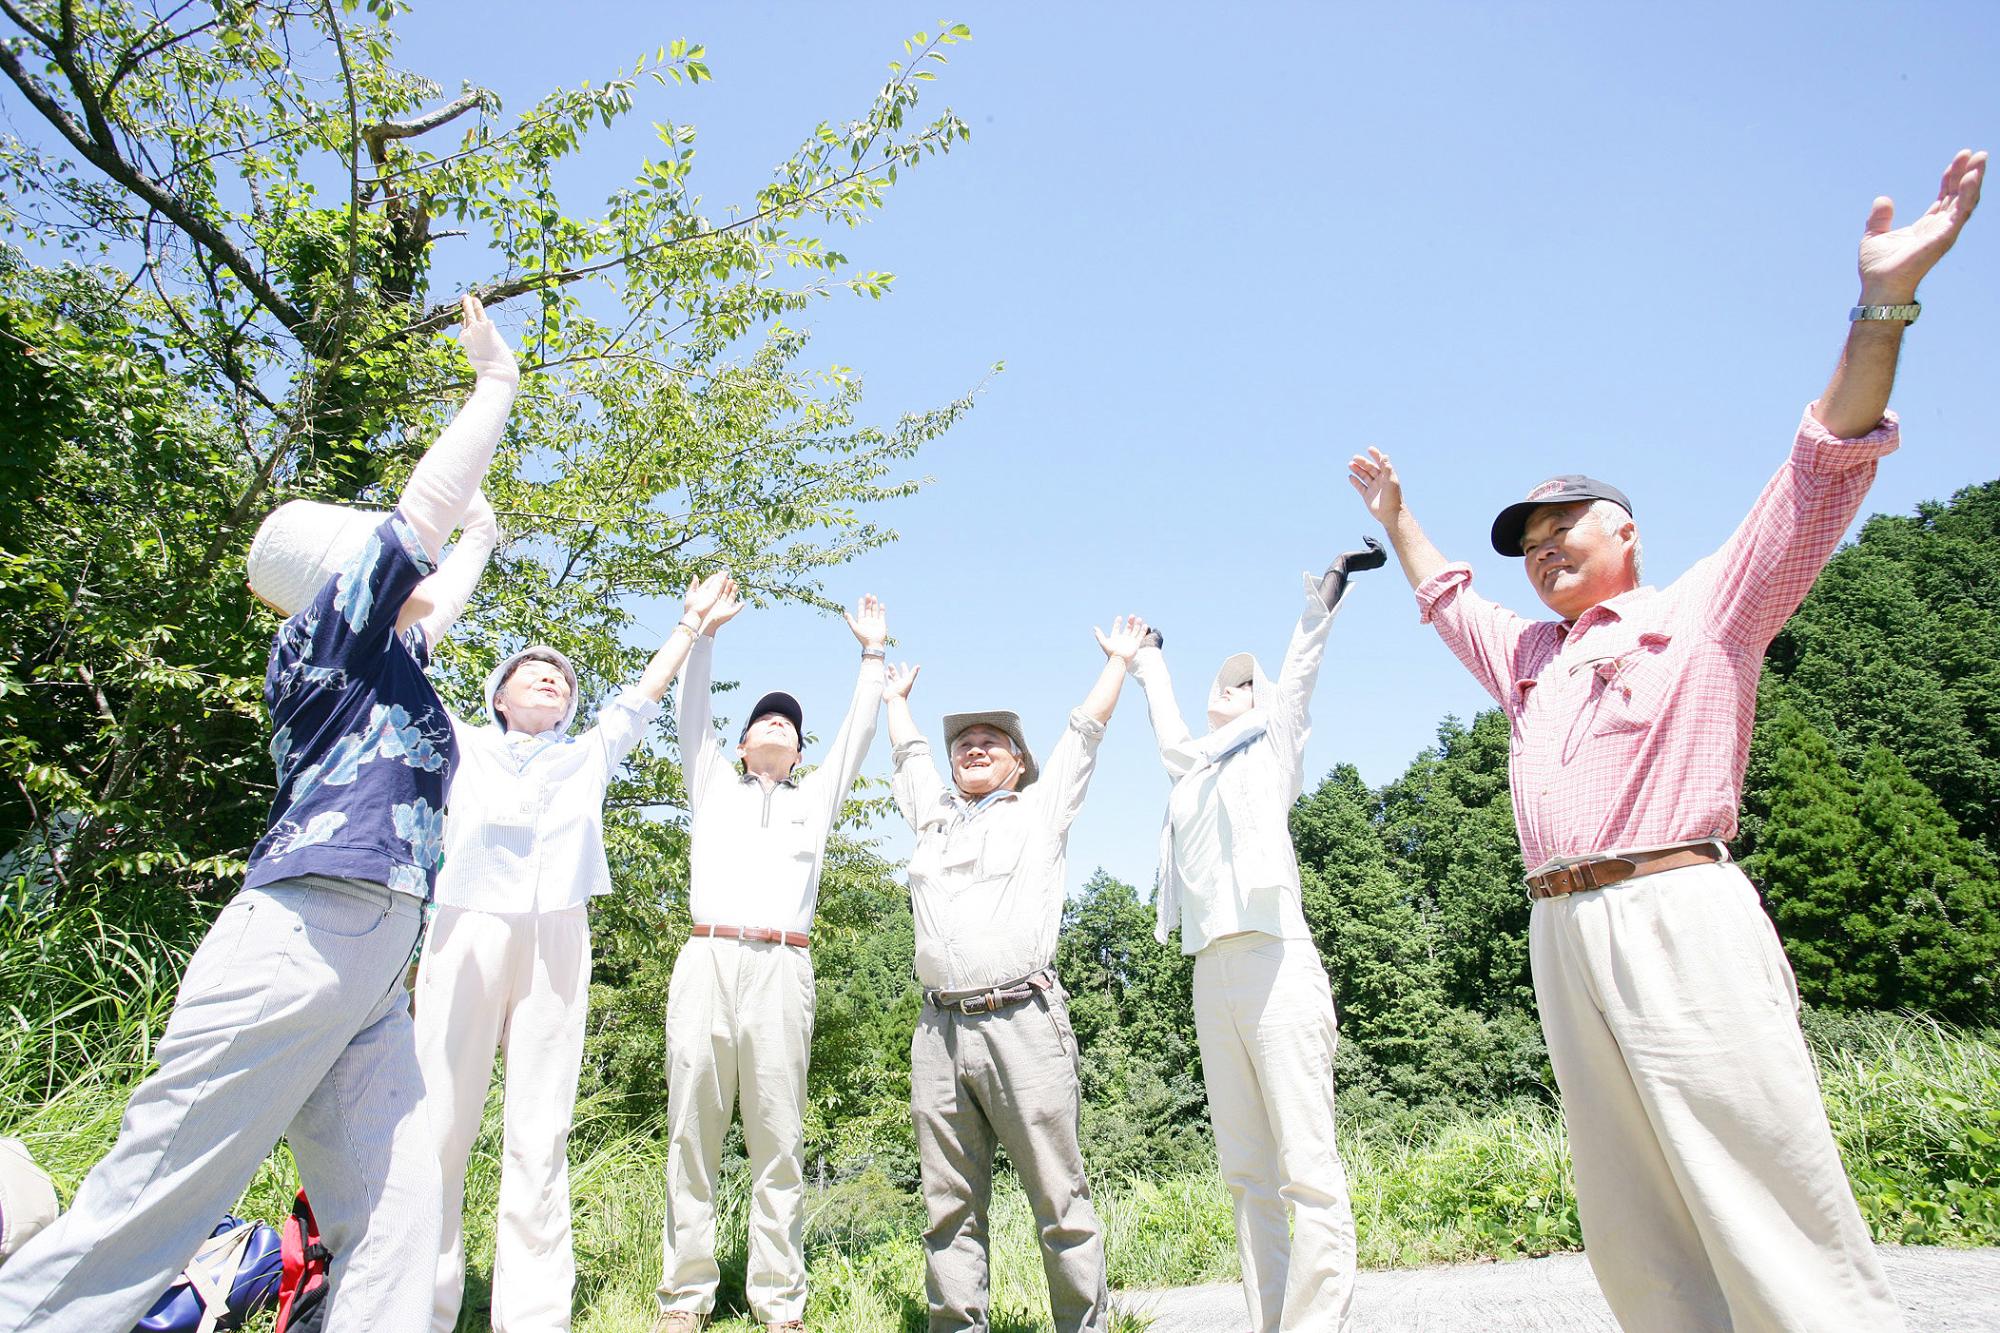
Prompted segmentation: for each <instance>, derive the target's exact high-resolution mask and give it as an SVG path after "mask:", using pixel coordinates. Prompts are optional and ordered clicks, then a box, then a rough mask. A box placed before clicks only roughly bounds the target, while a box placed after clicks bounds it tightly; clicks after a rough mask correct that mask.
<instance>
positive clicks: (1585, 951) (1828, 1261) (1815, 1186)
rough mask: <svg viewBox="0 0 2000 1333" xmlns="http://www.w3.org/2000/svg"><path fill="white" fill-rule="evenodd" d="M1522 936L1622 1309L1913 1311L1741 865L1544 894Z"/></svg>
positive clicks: (1833, 1316) (1669, 1313)
mask: <svg viewBox="0 0 2000 1333" xmlns="http://www.w3.org/2000/svg"><path fill="white" fill-rule="evenodd" d="M1528 939H1529V951H1530V952H1529V956H1530V958H1531V960H1532V962H1533V966H1534V974H1535V1000H1536V1003H1537V1004H1538V1005H1539V1006H1540V1008H1541V1013H1542V1031H1543V1032H1544V1034H1546V1036H1547V1037H1548V1043H1549V1060H1550V1062H1551V1063H1552V1064H1553V1065H1554V1066H1555V1072H1556V1082H1557V1083H1558V1084H1560V1085H1561V1088H1562V1099H1563V1118H1564V1119H1565V1120H1566V1121H1567V1122H1568V1125H1569V1143H1570V1156H1571V1158H1572V1159H1573V1161H1574V1163H1575V1166H1576V1194H1577V1208H1578V1211H1579V1213H1580V1215H1581V1218H1582V1221H1583V1239H1584V1246H1585V1249H1586V1250H1587V1251H1588V1253H1589V1256H1590V1265H1591V1268H1592V1270H1593V1271H1594V1272H1595V1273H1596V1274H1597V1281H1598V1285H1599V1286H1601V1287H1602V1288H1603V1289H1604V1297H1605V1300H1606V1301H1608V1302H1609V1303H1610V1305H1611V1309H1612V1312H1613V1313H1614V1314H1615V1315H1617V1316H1618V1322H1619V1323H1620V1324H1621V1325H1623V1326H1624V1327H1625V1328H1626V1329H1628V1330H1632V1331H1633V1333H1641V1331H1645V1330H1659V1331H1660V1333H1696V1331H1697V1330H1709V1329H1713V1330H1718V1331H1721V1330H1734V1333H1753V1331H1756V1330H1765V1329H1786V1330H1798V1331H1799V1333H1807V1330H1811V1331H1812V1333H1831V1331H1832V1330H1841V1329H1853V1330H1867V1331H1868V1333H1884V1331H1885V1330H1895V1329H1900V1328H1902V1327H1903V1317H1902V1315H1901V1314H1900V1313H1899V1312H1898V1310H1897V1308H1896V1303H1895V1301H1894V1300H1893V1299H1892V1298H1891V1297H1890V1294H1889V1284H1888V1280H1887V1279H1886V1278H1885V1277H1884V1276H1883V1274H1882V1266H1881V1264H1880V1262H1879V1261H1878V1260H1877V1259H1876V1256H1875V1251H1874V1249H1873V1247H1872V1246H1871V1245H1870V1244H1869V1240H1868V1228H1867V1226H1866V1225H1865V1224H1864V1223H1863V1222H1862V1220H1861V1213H1860V1210H1859V1209H1857V1208H1856V1207H1855V1204H1854V1194H1853V1192H1852V1191H1851V1190H1850V1189H1849V1188H1848V1184H1847V1176H1846V1174H1845V1173H1844V1172H1843V1171H1842V1170H1841V1166H1840V1155H1839V1152H1838V1151H1837V1150H1836V1148H1835V1146H1834V1142H1833V1133H1832V1131H1831V1130H1830V1129H1829V1128H1828V1127H1827V1123H1826V1109H1825V1107H1824V1106H1823V1105H1822V1104H1821V1102H1820V1095H1819V1084H1818V1081H1817V1076H1816V1073H1815V1071H1814V1068H1813V1064H1812V1058H1811V1056H1810V1055H1809V1054H1808V1053H1807V1051H1806V1046H1805V1040H1804V1038H1803V1037H1802V1036H1801V1035H1800V1033H1799V1025H1798V992H1797V990H1796V989H1795V987H1794V985H1793V982H1792V970H1791V967H1790V965H1789V964H1788V963H1787V962H1786V961H1785V955H1784V951H1783V950H1782V949H1781V948H1780V947H1779V946H1778V939H1777V934H1776V932H1775V931H1774V930H1773V929H1772V927H1771V922H1770V920H1769V918H1767V917H1766V916H1765V915H1764V912H1763V909H1762V908H1761V907H1760V906H1759V905H1758V902H1757V893H1756V890H1755V889H1753V888H1752V887H1751V885H1750V881H1749V880H1747V879H1745V878H1744V876H1743V873H1742V871H1740V870H1738V869H1737V868H1736V867H1735V866H1734V865H1730V864H1723V865H1700V866H1689V867H1687V868H1685V869H1681V870H1670V871H1666V872H1663V873H1661V874H1657V875H1648V876H1646V877H1644V878H1642V879H1634V880H1628V881H1626V882H1625V883H1623V884H1616V885H1613V886H1612V887H1610V888H1608V889H1599V890H1595V891H1592V892H1586V893H1575V894H1570V895H1569V896H1567V897H1562V898H1549V899H1544V900H1542V901H1540V902H1537V903H1536V904H1535V906H1534V911H1533V914H1532V915H1531V916H1530V917H1529V925H1528Z"/></svg>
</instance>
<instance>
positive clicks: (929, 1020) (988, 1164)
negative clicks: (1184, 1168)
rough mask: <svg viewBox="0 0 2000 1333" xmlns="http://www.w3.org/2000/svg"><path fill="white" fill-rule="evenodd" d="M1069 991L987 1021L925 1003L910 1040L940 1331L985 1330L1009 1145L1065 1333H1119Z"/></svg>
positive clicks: (936, 1329)
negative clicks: (1083, 1121) (1000, 1173)
mask: <svg viewBox="0 0 2000 1333" xmlns="http://www.w3.org/2000/svg"><path fill="white" fill-rule="evenodd" d="M1077 1076H1078V1069H1077V1054H1076V1036H1075V1034H1073V1033H1072V1032H1071V1031H1070V1026H1069V1010H1068V1008H1067V1007H1066V1006H1065V1005H1064V1003H1063V999H1062V992H1061V991H1060V990H1054V991H1040V992H1037V993H1036V995H1035V997H1034V998H1033V999H1031V1000H1026V1001H1023V1002H1022V1003H1020V1004H1016V1005H1012V1006H1010V1007H1008V1008H1005V1009H1001V1010H999V1011H998V1012H996V1013H990V1014H972V1015H967V1014H962V1013H959V1012H958V1011H957V1010H955V1009H940V1008H938V1007H937V1006H935V1005H931V1004H928V1003H926V1004H925V1005H924V1008H923V1012H922V1014H921V1015H920V1016H919V1017H918V1019H917V1032H916V1037H915V1038H914V1039H913V1040H912V1041H911V1043H910V1115H911V1118H912V1119H913V1120H914V1121H915V1122H916V1129H917V1155H918V1161H919V1163H920V1166H921V1170H922V1172H923V1184H924V1208H925V1210H926V1211H927V1213H928V1214H929V1225H928V1226H927V1227H926V1228H925V1230H924V1279H925V1287H926V1289H927V1292H928V1295H929V1298H930V1307H931V1320H930V1327H931V1333H945V1331H946V1330H956V1329H981V1330H983V1329H985V1328H986V1327H987V1301H988V1265H987V1233H986V1214H987V1208H988V1205H989V1203H990V1202H991V1200H992V1196H993V1148H994V1145H995V1143H996V1142H997V1143H999V1144H1003V1145H1005V1147H1006V1149H1007V1156H1008V1157H1009V1158H1011V1159H1012V1160H1013V1163H1014V1167H1015V1170H1017V1171H1018V1172H1019V1173H1020V1176H1021V1185H1022V1187H1023V1189H1025V1190H1026V1192H1027V1195H1028V1205H1029V1207H1030V1208H1032V1209H1033V1210H1034V1214H1035V1227H1036V1230H1037V1231H1038V1232H1039V1233H1040V1236H1041V1243H1042V1271H1043V1272H1044V1273H1045V1274H1047V1276H1048V1280H1049V1307H1050V1312H1051V1313H1052V1314H1053V1315H1054V1316H1055V1326H1056V1330H1057V1333H1073V1331H1074V1330H1093V1331H1101V1330H1106V1329H1109V1328H1110V1326H1111V1292H1110V1288H1109V1286H1108V1284H1107V1282H1106V1280H1105V1269H1104V1231H1103V1228H1102V1227H1100V1226H1099V1225H1098V1221H1097V1211H1096V1209H1094V1208H1092V1207H1091V1204H1090V1182H1089V1181H1088V1180H1087V1179H1085V1177H1084V1170H1083V1152H1082V1149H1081V1148H1080V1147H1079V1145H1078V1142H1077V1132H1078V1116H1079V1115H1080V1113H1081V1109H1082V1093H1081V1090H1080V1088H1079V1086H1078V1081H1077Z"/></svg>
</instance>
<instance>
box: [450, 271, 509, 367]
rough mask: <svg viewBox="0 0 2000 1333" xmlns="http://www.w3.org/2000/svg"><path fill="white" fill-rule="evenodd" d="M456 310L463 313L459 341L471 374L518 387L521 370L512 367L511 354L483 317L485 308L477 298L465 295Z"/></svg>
mask: <svg viewBox="0 0 2000 1333" xmlns="http://www.w3.org/2000/svg"><path fill="white" fill-rule="evenodd" d="M459 308H460V309H461V310H462V311H463V312H464V314H465V322H464V324H463V325H462V326H461V327H460V328H459V331H458V341H459V345H460V346H461V347H463V348H465V359H466V360H467V361H470V362H471V363H472V373H473V374H474V375H476V376H478V377H479V378H480V379H482V380H492V381H494V382H495V383H499V384H519V383H520V382H521V368H520V367H519V366H517V365H516V364H514V353H513V352H512V351H510V350H508V347H507V340H506V339H505V338H502V337H501V336H500V330H499V329H498V328H496V327H494V324H493V321H492V320H490V319H488V318H487V317H486V307H485V306H483V305H481V304H480V303H479V298H478V297H476V296H474V295H473V294H472V293H471V292H467V293H466V294H465V295H464V296H462V297H460V298H459Z"/></svg>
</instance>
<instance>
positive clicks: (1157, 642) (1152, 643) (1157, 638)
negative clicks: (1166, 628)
mask: <svg viewBox="0 0 2000 1333" xmlns="http://www.w3.org/2000/svg"><path fill="white" fill-rule="evenodd" d="M1144 646H1146V647H1149V648H1164V647H1166V646H1167V636H1166V635H1164V634H1162V633H1160V631H1158V630H1157V629H1149V630H1147V631H1146V639H1145V644H1144Z"/></svg>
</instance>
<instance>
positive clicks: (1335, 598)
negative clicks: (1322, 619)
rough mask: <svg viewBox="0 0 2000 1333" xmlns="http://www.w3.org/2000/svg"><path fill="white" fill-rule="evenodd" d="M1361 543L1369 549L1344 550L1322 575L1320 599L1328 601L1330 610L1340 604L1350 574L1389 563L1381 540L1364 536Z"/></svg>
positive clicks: (1345, 591)
mask: <svg viewBox="0 0 2000 1333" xmlns="http://www.w3.org/2000/svg"><path fill="white" fill-rule="evenodd" d="M1361 543H1362V545H1364V546H1366V547H1367V548H1368V549H1367V550H1365V551H1342V552H1341V553H1340V554H1339V555H1337V556H1335V557H1334V558H1333V563H1332V564H1330V565H1328V566H1327V567H1326V573H1325V574H1323V575H1321V576H1320V581H1319V599H1320V601H1322V602H1324V603H1326V609H1327V610H1329V611H1331V610H1332V609H1333V608H1334V607H1336V606H1338V605H1340V599H1341V598H1342V597H1343V596H1345V595H1346V593H1347V576H1348V575H1349V574H1356V573H1359V572H1361V571H1362V570H1365V569H1380V568H1382V566H1384V565H1386V564H1388V563H1389V553H1388V552H1387V551H1385V550H1383V549H1382V543H1381V542H1378V541H1376V540H1375V539H1374V538H1373V537H1363V538H1362V539H1361Z"/></svg>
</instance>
